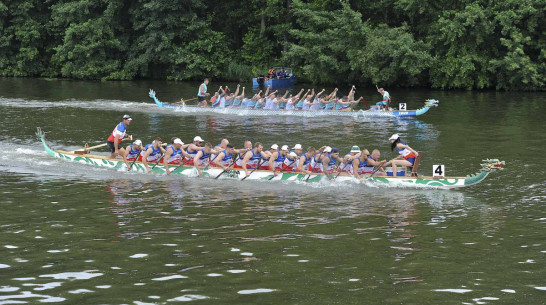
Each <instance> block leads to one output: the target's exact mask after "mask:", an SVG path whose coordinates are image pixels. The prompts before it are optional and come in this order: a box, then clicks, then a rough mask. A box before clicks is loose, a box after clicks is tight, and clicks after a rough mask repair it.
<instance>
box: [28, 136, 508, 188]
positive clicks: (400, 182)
mask: <svg viewBox="0 0 546 305" xmlns="http://www.w3.org/2000/svg"><path fill="white" fill-rule="evenodd" d="M36 135H37V136H38V138H39V139H40V140H41V142H42V144H43V146H44V149H45V151H46V152H47V153H48V154H49V155H50V156H52V157H55V158H58V159H62V160H64V161H69V162H76V163H81V164H87V165H91V166H95V167H105V168H110V169H114V170H118V171H127V170H128V168H127V166H126V165H125V162H123V160H121V159H112V158H108V157H105V156H98V155H92V154H88V153H83V154H82V152H80V151H77V152H68V151H62V150H53V149H51V148H50V147H49V146H48V145H47V143H46V141H45V135H44V132H43V131H42V130H41V129H40V128H38V131H37V132H36ZM504 164H505V163H504V161H499V160H498V159H487V160H483V164H481V166H482V167H481V169H480V170H479V171H478V172H477V173H476V174H473V175H469V176H466V177H429V176H419V175H415V176H397V177H392V176H381V177H380V176H373V177H366V178H362V181H364V182H371V183H377V184H390V185H392V186H395V187H434V188H441V189H452V188H460V187H467V186H471V185H475V184H478V183H480V182H481V181H483V180H484V179H485V178H486V177H487V176H488V175H489V173H490V172H491V171H494V170H497V169H499V170H500V169H503V168H502V166H503V165H504ZM149 166H150V167H153V170H152V173H153V174H159V175H165V167H164V165H163V164H162V163H161V164H157V165H155V166H154V165H153V164H150V163H149ZM169 169H170V170H171V175H173V176H185V177H196V176H197V171H196V169H195V168H194V167H193V166H178V165H170V166H169ZM201 170H202V173H203V175H202V178H203V179H207V178H209V179H210V178H212V179H238V180H242V179H247V180H265V181H269V180H271V181H279V180H281V181H301V182H308V183H317V182H323V183H328V177H327V176H325V175H324V174H321V173H314V174H310V175H308V174H302V173H296V172H280V173H278V175H277V176H274V175H273V172H272V171H268V170H253V171H251V173H250V174H249V176H248V177H247V176H246V174H245V171H243V170H240V169H234V168H230V169H229V170H227V171H224V170H222V169H221V168H216V167H208V168H201ZM131 171H133V172H139V173H146V168H145V167H144V165H143V164H142V163H141V162H134V163H133V164H132V167H131ZM343 181H351V182H358V181H359V180H357V179H356V178H354V177H353V176H350V175H348V174H346V173H341V174H339V176H337V177H336V178H335V182H336V183H337V182H343Z"/></svg>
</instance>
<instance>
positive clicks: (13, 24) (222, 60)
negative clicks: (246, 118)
mask: <svg viewBox="0 0 546 305" xmlns="http://www.w3.org/2000/svg"><path fill="white" fill-rule="evenodd" d="M545 11H546V0H503V1H488V0H456V1H448V0H268V1H264V0H238V1H231V0H184V1H180V0H131V1H126V0H0V76H37V77H67V78H75V79H105V80H110V79H111V80H129V79H136V78H157V79H173V80H188V79H202V78H203V77H211V78H217V79H225V80H238V81H245V80H246V81H249V80H250V78H251V77H253V76H255V75H257V74H263V73H265V72H266V71H267V69H266V68H267V67H268V66H270V65H282V66H287V65H291V66H292V68H294V70H295V71H296V72H297V74H298V75H299V76H300V77H301V78H302V79H303V80H304V81H310V82H314V83H330V84H343V83H345V84H357V83H359V84H367V85H372V84H375V83H377V84H381V85H382V86H432V87H435V88H443V89H458V88H463V89H469V90H470V89H486V88H496V89H498V90H544V88H545V84H546V39H544V29H545V28H546V18H544V17H545V16H544V12H545Z"/></svg>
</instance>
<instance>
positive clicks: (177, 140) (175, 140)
mask: <svg viewBox="0 0 546 305" xmlns="http://www.w3.org/2000/svg"><path fill="white" fill-rule="evenodd" d="M173 144H180V145H184V142H182V140H180V139H179V138H176V139H174V141H173Z"/></svg>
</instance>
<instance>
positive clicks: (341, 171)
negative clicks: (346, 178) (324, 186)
mask: <svg viewBox="0 0 546 305" xmlns="http://www.w3.org/2000/svg"><path fill="white" fill-rule="evenodd" d="M349 164H352V162H347V163H346V164H345V166H343V168H342V169H341V170H340V171H339V173H337V175H336V176H335V177H334V179H333V180H336V178H337V176H339V174H341V173H343V171H344V170H345V168H346V167H347V165H349Z"/></svg>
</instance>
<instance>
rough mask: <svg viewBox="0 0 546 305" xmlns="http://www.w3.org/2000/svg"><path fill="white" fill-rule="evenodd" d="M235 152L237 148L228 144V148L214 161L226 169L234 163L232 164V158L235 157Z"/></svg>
mask: <svg viewBox="0 0 546 305" xmlns="http://www.w3.org/2000/svg"><path fill="white" fill-rule="evenodd" d="M234 153H235V148H234V147H233V145H231V144H227V145H226V148H225V149H224V150H222V151H220V152H219V153H218V154H217V155H216V157H215V158H214V162H213V163H214V164H215V165H216V166H217V167H221V168H222V169H224V170H226V169H227V168H228V167H229V166H231V165H233V164H231V159H232V158H233V154H234Z"/></svg>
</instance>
